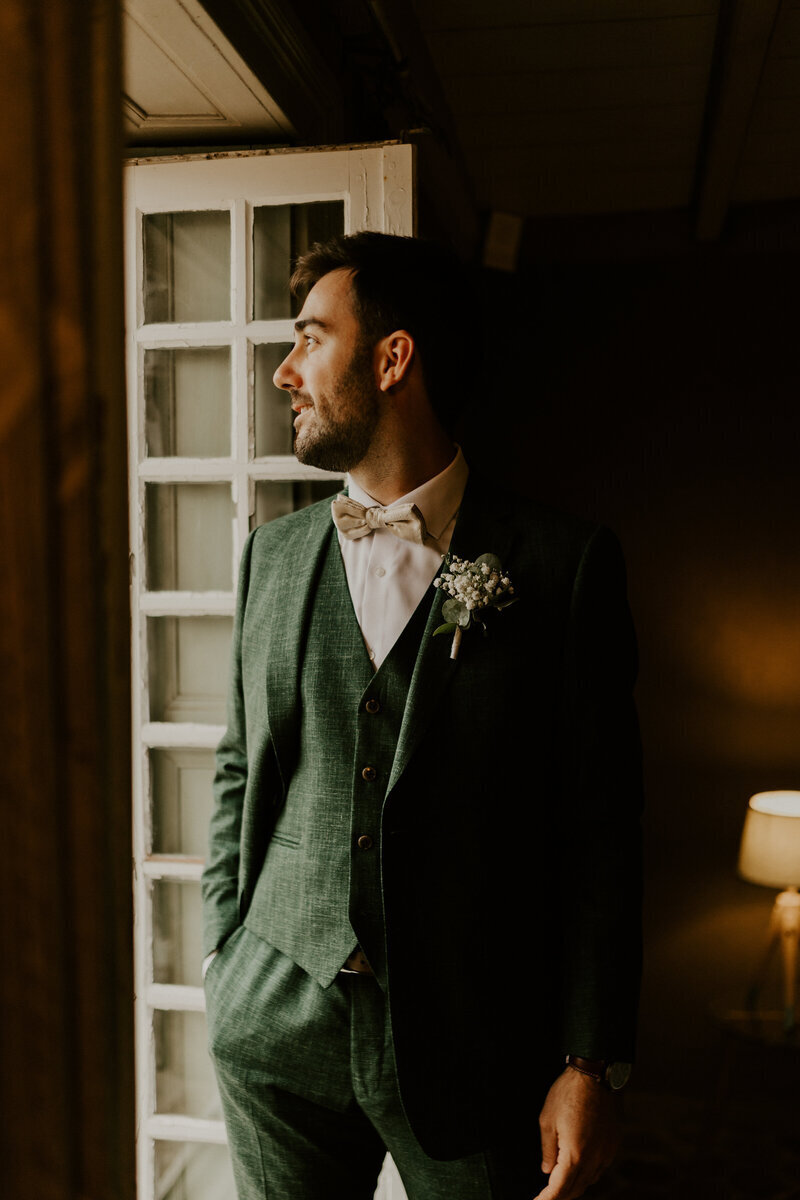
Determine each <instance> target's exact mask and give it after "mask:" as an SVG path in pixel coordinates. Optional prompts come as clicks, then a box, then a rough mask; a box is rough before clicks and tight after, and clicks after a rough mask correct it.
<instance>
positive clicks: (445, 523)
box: [339, 447, 469, 671]
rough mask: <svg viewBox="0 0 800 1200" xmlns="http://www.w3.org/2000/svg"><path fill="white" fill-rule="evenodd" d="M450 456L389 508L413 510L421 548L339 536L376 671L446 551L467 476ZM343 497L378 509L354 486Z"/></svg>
mask: <svg viewBox="0 0 800 1200" xmlns="http://www.w3.org/2000/svg"><path fill="white" fill-rule="evenodd" d="M456 451H457V453H456V456H455V458H454V459H453V461H452V462H451V463H450V465H449V466H448V467H445V469H444V470H443V471H440V473H439V474H438V475H434V477H433V479H429V480H428V481H427V483H423V484H422V486H421V487H418V488H415V489H414V491H413V492H409V493H408V494H407V495H406V496H400V497H398V499H397V500H395V501H393V502H392V503H393V504H416V506H417V508H418V509H419V510H420V512H421V513H422V515H423V517H424V518H425V526H426V528H427V531H428V536H427V537H426V539H425V542H424V544H423V545H422V546H419V545H417V544H416V543H414V542H407V541H403V539H401V538H399V537H397V536H396V534H394V533H392V532H391V531H390V530H388V529H375V530H374V531H373V532H372V533H368V534H366V536H364V537H360V538H346V537H344V536H343V535H342V534H341V533H340V534H339V545H340V546H341V549H342V558H343V559H344V567H345V571H346V573H347V584H348V587H349V588H350V596H351V598H352V601H353V608H354V609H355V614H356V619H357V620H358V624H359V626H360V627H361V634H362V636H363V638H364V643H365V645H366V647H367V653H368V654H369V656H370V658H371V659H372V663H373V666H374V668H375V670H376V671H377V669H378V667H379V666H380V665H381V663H382V662H383V660H384V659H385V658H386V655H387V654H388V653H389V651H390V650H391V648H392V646H393V645H394V644H395V642H396V641H397V639H398V638H399V637H400V634H401V633H402V632H403V630H404V629H405V627H406V625H407V623H408V621H409V619H410V617H411V616H412V615H413V613H414V611H415V609H416V608H417V606H418V604H419V602H420V600H421V599H422V597H423V596H424V595H425V593H426V592H427V590H428V588H429V587H430V585H431V583H432V582H433V580H434V579H435V578H436V574H437V572H438V570H439V567H440V566H441V563H442V556H443V555H444V554H446V553H447V551H448V549H449V547H450V539H451V537H452V536H453V529H454V527H455V523H456V516H457V514H458V510H459V507H460V505H461V500H462V497H463V495H464V488H465V487H466V483H467V476H468V474H469V468H468V467H467V464H466V461H465V459H464V455H463V454H462V453H461V448H460V447H456ZM348 491H349V494H350V496H351V498H352V499H353V500H357V501H358V502H359V504H363V505H364V506H365V507H366V508H370V507H372V506H373V505H375V504H378V501H377V500H375V499H374V498H373V497H372V496H370V495H369V494H368V493H367V492H365V491H364V489H363V488H360V487H359V486H358V484H357V483H356V482H355V480H351V481H350V485H349V488H348ZM379 507H381V508H383V507H387V506H385V505H379Z"/></svg>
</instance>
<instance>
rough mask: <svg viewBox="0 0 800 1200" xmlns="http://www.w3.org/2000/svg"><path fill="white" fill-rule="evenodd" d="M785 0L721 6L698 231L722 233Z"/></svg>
mask: <svg viewBox="0 0 800 1200" xmlns="http://www.w3.org/2000/svg"><path fill="white" fill-rule="evenodd" d="M780 8H781V0H730V2H729V3H727V4H726V3H723V4H722V5H721V7H720V22H721V24H720V32H719V38H718V45H717V53H716V66H715V67H714V69H713V70H712V75H711V82H710V85H709V97H708V104H707V110H706V111H707V123H706V131H705V136H704V139H703V143H702V145H703V148H702V150H701V153H700V156H699V159H698V171H697V188H696V196H697V200H696V220H695V233H696V236H697V238H698V239H699V240H700V241H708V240H711V239H714V238H718V237H719V235H720V233H721V232H722V228H723V225H724V223H725V218H726V215H727V212H728V206H729V204H730V201H731V195H732V192H733V187H734V184H735V182H736V173H737V169H738V166H739V161H740V158H741V154H742V149H743V147H744V143H745V138H746V136H747V129H748V126H749V123H750V117H751V115H752V112H753V107H754V105H755V101H756V96H757V94H758V87H759V83H760V80H761V74H762V71H763V68H764V62H765V60H766V57H767V53H768V51H769V45H770V40H771V38H772V31H773V29H774V27H775V22H776V20H777V17H778V14H779V12H780Z"/></svg>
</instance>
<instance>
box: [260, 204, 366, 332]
mask: <svg viewBox="0 0 800 1200" xmlns="http://www.w3.org/2000/svg"><path fill="white" fill-rule="evenodd" d="M337 233H344V201H343V200H322V201H317V202H316V203H313V204H269V205H261V206H259V207H258V208H255V209H254V210H253V266H254V289H253V300H254V314H253V315H254V316H255V319H256V320H257V321H275V320H281V319H283V318H286V317H291V316H294V315H295V314H296V313H298V312H299V311H300V308H301V307H302V298H295V297H293V296H292V295H291V293H290V291H289V279H290V277H291V274H292V268H293V266H294V263H295V260H296V259H297V258H298V257H299V256H300V255H301V254H305V252H306V250H308V249H309V248H310V247H311V246H312V245H313V243H314V242H324V241H327V239H328V238H331V237H334V236H335V235H336V234H337Z"/></svg>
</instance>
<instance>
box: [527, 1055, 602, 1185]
mask: <svg viewBox="0 0 800 1200" xmlns="http://www.w3.org/2000/svg"><path fill="white" fill-rule="evenodd" d="M539 1127H540V1129H541V1132H542V1170H543V1171H544V1173H545V1175H549V1176H550V1180H549V1182H548V1184H547V1187H545V1188H543V1189H542V1191H541V1192H539V1193H538V1197H537V1200H577V1197H578V1196H582V1195H583V1193H584V1191H585V1190H586V1188H588V1187H589V1186H590V1185H591V1184H593V1183H594V1182H595V1181H596V1180H598V1179H599V1178H600V1176H601V1175H602V1174H603V1172H604V1171H605V1170H606V1168H607V1167H608V1166H610V1164H611V1162H612V1160H613V1158H614V1155H615V1154H616V1152H617V1146H618V1144H619V1130H618V1126H617V1114H616V1103H615V1098H614V1096H613V1095H612V1093H611V1092H610V1091H608V1090H607V1089H606V1088H605V1087H603V1085H602V1084H600V1083H598V1082H597V1080H595V1079H589V1078H587V1076H586V1075H582V1074H581V1073H580V1071H576V1070H574V1069H573V1068H572V1067H567V1069H566V1070H565V1071H564V1072H563V1074H561V1075H559V1077H558V1079H556V1081H555V1083H554V1084H553V1086H552V1087H551V1088H550V1091H549V1092H548V1093H547V1099H546V1100H545V1102H544V1107H543V1109H542V1112H541V1115H540V1117H539Z"/></svg>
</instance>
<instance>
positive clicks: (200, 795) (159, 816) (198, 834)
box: [150, 749, 214, 858]
mask: <svg viewBox="0 0 800 1200" xmlns="http://www.w3.org/2000/svg"><path fill="white" fill-rule="evenodd" d="M213 780H214V752H213V751H212V750H161V749H159V750H151V751H150V783H151V788H152V793H151V794H152V804H153V852H154V853H155V854H191V855H194V856H195V857H197V858H205V855H206V850H207V844H206V843H207V835H208V823H209V821H210V819H211V786H212V783H213Z"/></svg>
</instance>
